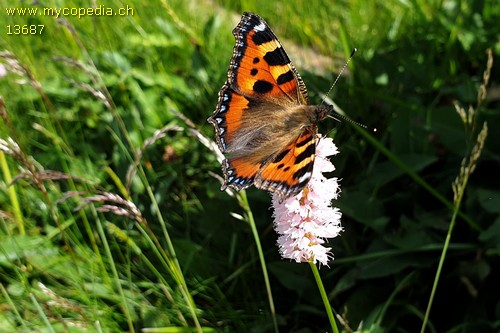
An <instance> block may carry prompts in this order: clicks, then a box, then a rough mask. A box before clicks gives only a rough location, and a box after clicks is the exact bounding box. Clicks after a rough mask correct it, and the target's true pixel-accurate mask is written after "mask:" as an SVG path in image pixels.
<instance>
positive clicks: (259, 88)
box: [253, 80, 273, 94]
mask: <svg viewBox="0 0 500 333" xmlns="http://www.w3.org/2000/svg"><path fill="white" fill-rule="evenodd" d="M271 90H273V84H272V83H270V82H267V81H265V80H257V81H255V83H254V84H253V91H255V92H256V93H258V94H265V93H268V92H270V91H271Z"/></svg>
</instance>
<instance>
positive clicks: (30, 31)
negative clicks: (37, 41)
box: [7, 24, 45, 35]
mask: <svg viewBox="0 0 500 333" xmlns="http://www.w3.org/2000/svg"><path fill="white" fill-rule="evenodd" d="M43 28H45V25H43V24H31V25H28V24H22V25H21V24H8V25H7V35H41V34H42V31H43Z"/></svg>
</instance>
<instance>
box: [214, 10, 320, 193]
mask: <svg viewBox="0 0 500 333" xmlns="http://www.w3.org/2000/svg"><path fill="white" fill-rule="evenodd" d="M233 35H234V36H235V39H236V44H235V46H234V50H233V56H232V59H231V64H230V67H229V71H228V78H227V81H226V83H225V84H224V86H223V87H222V88H221V90H220V92H219V98H218V103H217V108H216V110H215V112H214V113H213V115H212V116H211V117H209V118H208V121H209V122H210V123H212V124H213V125H214V127H215V130H216V139H217V143H218V145H219V148H220V149H221V151H222V152H223V153H227V150H228V148H230V147H232V145H234V144H235V142H237V140H238V137H237V136H238V132H239V130H240V129H241V128H243V127H242V126H248V125H249V124H245V123H244V117H245V115H248V114H251V113H252V112H258V111H256V107H255V105H256V104H259V105H260V109H259V112H262V111H261V110H262V109H266V110H265V112H266V113H272V112H273V109H276V105H284V106H288V107H291V106H299V105H306V104H307V103H308V96H307V90H306V87H305V84H304V83H303V81H302V79H301V77H300V75H299V73H298V72H297V70H296V69H295V67H294V66H293V65H292V64H291V61H290V59H289V58H288V56H287V54H286V52H285V50H284V49H283V47H282V45H281V43H280V42H279V41H278V38H277V37H276V36H275V35H274V33H273V32H272V31H271V29H270V28H269V26H268V25H267V24H266V22H265V21H264V20H263V19H261V18H260V17H259V16H257V15H255V14H252V13H244V14H243V16H242V18H241V21H240V23H239V24H238V26H237V27H236V28H235V29H234V30H233ZM267 109H268V110H267ZM275 112H279V111H275ZM316 131H317V130H316V125H315V124H314V125H312V126H310V127H309V128H306V129H305V130H304V131H302V133H301V134H300V135H298V137H297V138H294V139H292V141H291V142H290V143H288V144H287V146H286V147H283V149H282V150H279V151H278V152H277V153H275V154H273V155H270V156H267V157H266V158H263V159H262V160H259V161H255V160H253V159H252V158H251V157H252V156H250V155H251V154H250V153H249V154H248V155H249V156H244V155H243V156H236V157H234V156H231V154H229V156H228V157H227V158H226V160H224V161H223V164H222V168H223V173H224V176H225V183H224V185H223V186H222V189H223V190H224V189H225V188H227V186H231V187H233V188H235V189H237V190H241V189H243V188H246V187H248V186H250V185H252V184H255V186H257V187H259V188H262V189H266V190H269V191H271V192H276V193H278V194H279V195H280V196H281V197H287V196H290V195H293V194H297V193H298V192H300V191H301V190H302V188H303V187H304V186H305V184H307V182H308V181H309V179H310V177H311V174H312V167H313V161H314V152H315V142H316ZM266 144H268V145H272V144H273V142H267V143H266Z"/></svg>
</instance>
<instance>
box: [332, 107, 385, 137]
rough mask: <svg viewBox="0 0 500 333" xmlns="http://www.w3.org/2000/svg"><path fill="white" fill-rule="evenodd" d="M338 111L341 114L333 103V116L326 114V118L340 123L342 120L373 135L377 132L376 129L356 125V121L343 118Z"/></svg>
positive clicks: (360, 124) (359, 124)
mask: <svg viewBox="0 0 500 333" xmlns="http://www.w3.org/2000/svg"><path fill="white" fill-rule="evenodd" d="M339 111H340V112H343V111H342V110H341V109H340V108H339V107H338V106H337V105H336V104H335V103H333V114H328V115H327V117H328V118H331V119H334V120H336V121H338V122H341V121H342V120H344V121H347V122H348V123H351V124H354V125H357V126H359V127H362V128H364V129H366V130H368V131H370V132H373V133H375V132H377V128H376V127H370V126H366V125H365V124H362V123H358V122H357V121H354V120H352V119H351V118H349V117H347V116H345V115H344V114H342V113H340V112H339Z"/></svg>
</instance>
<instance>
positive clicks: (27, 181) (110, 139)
mask: <svg viewBox="0 0 500 333" xmlns="http://www.w3.org/2000/svg"><path fill="white" fill-rule="evenodd" d="M42 4H43V5H42ZM98 4H102V5H105V6H107V7H110V8H114V9H116V8H119V7H123V6H124V5H129V6H130V7H132V8H133V9H134V10H135V14H134V15H133V16H127V17H96V16H94V17H83V18H80V19H79V18H77V17H64V18H59V19H56V18H54V17H45V16H36V17H27V16H24V17H20V16H7V15H6V13H5V11H4V8H5V7H14V6H19V7H20V6H23V7H38V8H42V6H47V7H56V8H59V7H89V6H91V5H92V2H90V1H88V2H86V1H77V2H71V3H70V2H69V1H64V0H60V1H39V2H37V3H36V4H33V3H31V2H18V1H15V2H12V1H7V0H0V7H1V8H0V9H1V12H0V18H1V19H0V22H1V26H0V29H1V33H0V52H1V55H2V57H1V58H0V64H2V65H3V66H4V67H5V68H6V69H7V75H6V76H4V77H0V96H1V97H2V98H3V102H2V104H4V106H3V107H2V106H0V111H2V119H3V120H2V122H1V124H0V138H2V139H4V140H7V138H8V137H10V138H12V139H13V140H14V141H15V142H16V143H17V144H18V145H19V149H17V148H16V147H14V146H11V147H10V149H11V150H10V151H8V152H10V153H11V154H4V153H0V167H1V178H0V187H1V190H0V205H1V206H0V221H1V226H0V287H1V290H0V291H1V293H0V308H1V309H2V311H1V312H0V331H5V332H11V331H15V330H19V331H43V332H50V331H56V332H59V331H70V332H87V331H90V332H94V331H102V332H112V331H140V330H141V329H146V328H149V329H150V330H149V331H150V332H153V331H154V330H152V328H154V327H156V328H163V330H160V329H158V330H157V331H163V332H188V331H191V330H187V329H186V328H193V331H195V330H194V328H195V327H203V329H204V331H206V332H210V331H216V332H272V331H273V328H272V320H271V313H270V311H269V304H268V302H267V295H266V289H265V287H264V282H263V278H262V272H261V269H260V265H259V262H258V257H257V250H256V247H255V243H254V242H253V240H252V236H251V232H250V229H249V227H248V225H247V224H246V223H244V222H242V221H241V220H239V219H237V218H235V215H234V214H242V213H243V211H242V208H241V207H239V205H238V203H237V201H236V200H235V199H234V198H231V197H229V196H228V195H227V194H226V193H222V192H220V191H219V182H218V180H217V179H215V178H214V177H213V173H215V174H217V175H220V165H219V164H218V162H217V160H216V157H215V155H214V154H213V153H212V152H211V151H209V150H208V149H207V148H206V147H205V146H204V145H203V144H202V143H201V142H200V140H199V139H198V138H197V137H196V136H194V135H193V132H191V131H189V126H187V125H186V124H185V122H184V121H183V120H182V119H181V118H180V117H179V113H180V114H183V115H184V116H186V117H188V118H189V119H191V121H192V122H193V123H194V124H195V126H196V127H197V128H198V129H199V130H200V131H201V133H203V134H204V135H206V136H207V137H209V138H213V128H212V126H210V125H209V124H207V123H206V118H207V117H208V116H209V115H210V114H211V113H212V112H213V110H214V108H215V105H216V101H217V92H218V90H219V89H220V87H221V86H222V84H223V83H224V80H225V77H226V73H227V67H228V64H229V60H230V55H231V51H232V48H233V45H234V39H233V36H232V34H231V30H232V29H233V27H234V26H235V25H236V24H237V22H238V20H239V17H240V15H241V12H242V11H254V12H256V13H257V14H259V15H261V16H263V17H264V18H265V19H266V20H267V21H268V23H269V24H270V26H271V27H272V28H273V30H274V31H275V33H276V34H277V35H278V36H279V37H280V39H281V41H282V43H283V44H284V46H285V48H286V49H287V51H288V53H289V56H290V58H291V59H292V61H294V63H295V65H296V67H297V68H298V70H299V72H300V73H301V74H302V77H303V79H304V81H305V82H306V84H307V86H308V89H309V93H310V96H311V100H312V101H313V102H314V103H319V102H320V101H321V98H322V94H323V93H324V92H326V91H327V90H328V88H329V86H330V84H331V83H332V82H333V79H334V77H335V75H336V74H335V73H336V71H338V69H339V68H340V66H341V64H342V62H343V61H345V59H347V57H348V55H349V53H350V51H351V49H352V48H353V47H357V48H358V49H359V51H358V53H357V54H356V56H355V58H354V60H353V61H352V63H351V64H350V66H349V71H348V72H346V74H345V75H344V77H343V78H342V79H341V80H340V82H339V83H338V84H337V86H336V87H335V90H334V92H333V96H331V97H332V99H333V100H334V101H335V102H336V103H337V104H338V105H339V106H340V107H341V108H342V109H343V110H344V111H345V112H346V114H347V115H348V116H349V117H351V118H352V119H354V120H356V121H360V122H362V123H364V124H366V125H368V126H371V127H376V128H377V129H378V131H377V133H375V134H367V133H366V132H365V131H362V130H360V129H359V128H358V127H356V126H353V125H351V124H349V123H345V122H344V123H342V124H337V123H335V122H333V121H328V120H327V121H325V122H323V123H322V124H321V132H323V133H326V132H328V131H330V130H332V129H333V131H332V132H330V135H332V136H333V137H334V140H335V142H336V143H337V145H338V146H339V148H340V151H341V154H339V155H337V156H336V157H335V158H334V163H335V165H336V166H337V170H336V171H335V176H338V177H340V178H341V179H342V182H341V186H342V195H341V199H340V200H339V202H338V203H337V205H338V206H339V207H340V208H341V210H342V212H343V226H344V229H345V231H344V233H343V235H342V236H341V237H339V238H337V239H334V240H332V242H331V243H330V245H331V246H332V247H333V252H334V254H335V261H333V262H332V263H331V265H330V268H326V267H324V268H322V269H321V271H320V272H321V275H322V278H323V281H324V283H325V286H326V288H327V292H328V295H329V296H330V298H331V303H332V305H333V307H334V309H335V310H336V311H337V312H338V313H339V314H341V315H343V316H344V318H345V321H346V324H345V325H344V327H343V328H344V329H345V330H346V331H349V330H350V329H352V330H356V329H357V328H359V327H362V329H363V330H364V331H365V332H415V331H418V330H420V327H421V325H422V318H423V315H424V312H425V309H426V307H427V302H428V300H429V295H430V292H431V287H432V283H433V279H434V276H435V274H436V268H437V264H438V261H439V257H440V254H441V249H442V248H443V244H444V242H445V237H446V234H447V230H448V228H449V225H450V221H451V216H452V211H453V210H452V207H453V192H452V183H453V181H454V179H455V178H456V177H457V176H458V175H459V172H460V165H461V161H462V159H463V158H464V157H465V156H468V155H469V154H470V151H471V149H472V147H473V145H474V143H475V138H476V135H477V132H478V131H479V129H480V128H481V126H482V123H483V122H484V121H487V122H488V127H489V129H490V130H489V133H488V137H487V140H486V143H485V147H484V150H483V153H482V156H481V158H480V159H479V160H478V161H477V167H476V170H475V173H474V174H473V175H472V176H471V178H470V179H469V182H468V183H467V187H466V189H465V196H464V199H463V202H462V206H461V215H460V216H459V218H458V220H457V224H456V227H455V229H454V230H453V234H452V237H451V244H450V249H449V252H448V254H447V256H446V261H445V264H444V268H443V272H442V274H441V279H440V283H439V285H438V289H437V293H436V297H435V300H434V304H433V307H432V311H431V314H430V325H429V327H428V330H427V331H428V332H497V331H498V330H499V329H500V302H499V300H500V297H499V296H500V293H499V292H498V281H499V280H500V263H499V254H500V238H499V235H500V218H499V213H500V195H499V193H500V186H499V185H500V179H499V177H498V170H499V169H500V144H499V142H500V132H498V131H497V130H496V129H497V128H498V126H499V125H500V124H499V123H500V113H499V112H498V111H499V100H500V91H499V87H498V83H499V82H498V75H499V70H498V68H499V67H498V65H497V63H498V61H497V63H495V64H494V65H493V68H492V74H491V82H490V85H489V86H488V98H487V100H486V101H485V102H484V103H483V104H482V107H481V108H479V109H478V110H476V111H477V112H476V113H475V118H474V119H475V121H474V125H473V126H464V124H463V123H462V122H461V120H460V117H459V116H458V114H457V112H456V111H455V106H454V104H455V103H459V104H460V105H462V106H463V107H464V108H465V109H468V108H469V105H471V106H473V107H474V108H476V104H477V99H478V97H477V96H478V91H479V89H480V85H481V82H482V75H483V71H484V70H485V68H486V61H487V55H486V49H487V48H491V49H492V51H493V54H494V57H495V58H498V55H499V54H500V25H499V24H498V22H500V6H499V5H498V3H497V1H496V0H483V1H459V0H456V1H454V0H448V1H434V0H413V1H396V0H390V1H373V2H369V3H367V2H366V1H360V0H352V1H333V2H332V1H297V2H293V3H292V2H288V1H274V2H269V1H267V0H263V1H257V0H256V1H241V2H239V3H237V2H233V1H227V0H223V1H201V0H200V1H167V0H164V1H161V0H157V1H150V2H141V1H137V0H130V1H129V2H126V3H125V2H123V3H122V2H120V1H114V0H109V1H102V2H99V3H98ZM9 24H11V25H14V24H43V25H45V28H44V31H43V33H42V34H41V35H39V36H13V35H6V26H7V25H9ZM160 129H161V130H160ZM158 130H160V131H158ZM247 192H248V197H249V202H250V206H251V208H252V211H253V214H254V217H255V219H256V222H257V226H258V229H259V233H260V235H261V242H262V244H263V249H264V252H265V257H266V263H267V266H268V269H269V271H270V278H271V285H272V290H273V297H274V302H275V305H276V313H277V319H278V322H279V326H280V331H281V332H304V333H305V332H324V331H326V330H328V322H327V319H326V315H325V312H324V310H323V306H322V304H321V299H320V296H319V293H318V291H317V287H316V286H315V284H314V280H313V277H312V274H311V272H310V270H309V267H307V265H298V264H295V263H291V262H287V261H282V260H281V259H280V258H279V254H278V251H277V247H276V244H275V242H276V234H275V232H274V231H273V229H272V219H271V211H270V210H269V209H268V207H269V205H270V199H269V196H268V195H267V194H266V193H264V192H262V191H259V190H256V189H250V190H248V191H247ZM232 213H234V214H232ZM236 217H237V215H236ZM347 322H348V324H347ZM167 328H168V329H167ZM184 329H186V330H184ZM359 329H360V330H361V328H359ZM145 331H147V330H145Z"/></svg>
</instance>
